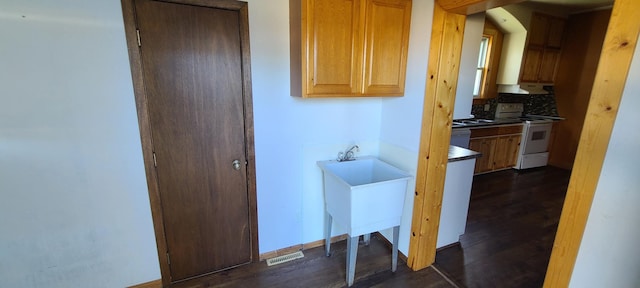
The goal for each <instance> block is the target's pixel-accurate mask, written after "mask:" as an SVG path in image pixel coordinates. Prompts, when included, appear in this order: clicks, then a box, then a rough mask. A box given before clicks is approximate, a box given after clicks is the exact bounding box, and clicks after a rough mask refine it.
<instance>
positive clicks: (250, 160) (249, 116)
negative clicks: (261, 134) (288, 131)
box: [237, 2, 260, 262]
mask: <svg viewBox="0 0 640 288" xmlns="http://www.w3.org/2000/svg"><path fill="white" fill-rule="evenodd" d="M237 4H239V5H241V8H240V9H239V10H238V12H239V14H240V15H239V16H240V19H239V20H240V23H239V25H240V45H241V49H242V50H241V53H242V89H243V93H242V95H243V96H244V98H243V101H244V139H245V157H246V160H247V167H246V169H247V170H246V171H247V200H248V202H249V203H248V204H249V222H250V223H249V225H250V227H249V229H250V231H251V261H252V262H257V261H259V259H260V250H259V247H258V199H257V188H256V153H255V142H254V137H253V134H254V129H253V92H252V90H251V83H252V82H251V48H250V41H249V7H248V4H247V3H246V2H238V3H237Z"/></svg>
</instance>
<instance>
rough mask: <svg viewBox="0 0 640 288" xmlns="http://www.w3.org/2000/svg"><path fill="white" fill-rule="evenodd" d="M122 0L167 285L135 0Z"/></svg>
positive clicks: (162, 271) (162, 272) (168, 277)
mask: <svg viewBox="0 0 640 288" xmlns="http://www.w3.org/2000/svg"><path fill="white" fill-rule="evenodd" d="M121 3H122V17H123V20H124V30H125V37H126V40H127V48H128V50H129V64H130V66H131V77H132V80H133V92H134V95H135V99H136V111H137V112H138V125H139V127H140V140H141V143H142V156H143V161H144V168H145V175H146V177H147V188H148V190H149V191H148V192H149V202H150V206H151V218H152V220H153V230H154V234H155V236H156V249H157V252H158V260H159V261H158V262H159V264H160V275H161V276H162V285H163V286H167V285H169V284H171V271H170V270H169V263H168V262H167V259H166V256H165V255H166V253H167V241H166V237H165V231H164V221H163V219H162V206H161V202H160V190H159V189H158V178H157V177H158V175H157V174H156V170H155V169H154V164H153V143H152V138H151V120H150V119H149V111H148V110H147V95H146V93H145V88H144V78H143V71H142V58H141V55H140V50H139V47H138V40H137V33H136V19H135V8H134V0H122V2H121Z"/></svg>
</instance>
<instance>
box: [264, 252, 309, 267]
mask: <svg viewBox="0 0 640 288" xmlns="http://www.w3.org/2000/svg"><path fill="white" fill-rule="evenodd" d="M303 257H304V254H302V251H298V252H295V253H291V254H287V255H282V256H278V257H273V258H271V259H267V266H273V265H278V264H282V263H286V262H289V261H293V260H296V259H300V258H303Z"/></svg>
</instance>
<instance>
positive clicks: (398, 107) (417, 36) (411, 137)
mask: <svg viewBox="0 0 640 288" xmlns="http://www.w3.org/2000/svg"><path fill="white" fill-rule="evenodd" d="M432 18H433V1H413V6H412V10H411V34H410V36H409V60H408V63H407V78H406V79H407V80H406V84H405V93H404V97H400V98H387V99H384V100H383V101H382V121H381V126H380V133H381V134H380V140H381V142H380V155H379V156H380V159H382V160H384V161H386V162H388V163H390V164H392V165H394V166H396V167H398V168H400V169H402V170H404V171H407V172H409V173H410V174H411V175H413V176H414V179H412V180H411V181H409V183H408V185H407V192H406V194H405V201H404V211H403V214H402V219H401V221H402V223H401V224H400V240H399V242H400V245H399V249H400V251H401V252H402V253H404V254H405V255H407V254H408V253H409V234H410V233H411V220H412V217H413V195H414V194H413V191H414V190H415V186H416V185H415V176H416V172H417V169H418V151H419V149H420V129H421V125H422V108H423V104H424V92H425V84H426V80H427V62H428V56H429V43H430V40H431V22H432ZM383 235H385V237H387V239H392V237H393V236H392V235H393V234H392V231H391V229H388V230H387V231H383Z"/></svg>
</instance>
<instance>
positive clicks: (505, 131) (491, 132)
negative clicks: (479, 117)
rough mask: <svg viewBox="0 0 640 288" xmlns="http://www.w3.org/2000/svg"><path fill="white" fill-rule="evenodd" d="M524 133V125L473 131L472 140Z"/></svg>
mask: <svg viewBox="0 0 640 288" xmlns="http://www.w3.org/2000/svg"><path fill="white" fill-rule="evenodd" d="M519 133H522V124H519V125H512V126H502V127H488V128H477V129H471V138H479V137H491V136H499V135H509V134H519Z"/></svg>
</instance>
